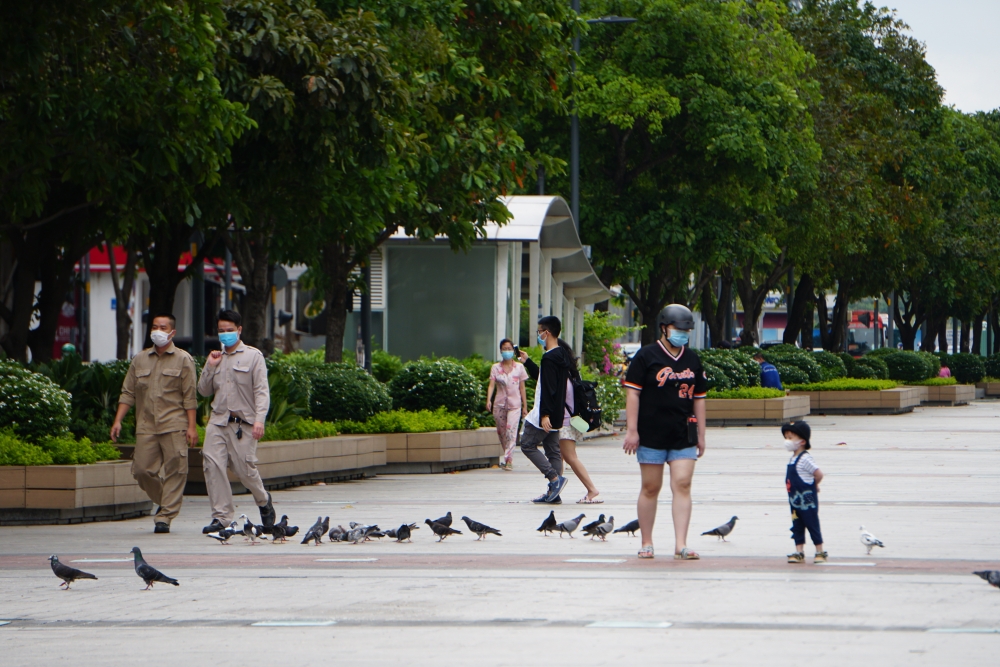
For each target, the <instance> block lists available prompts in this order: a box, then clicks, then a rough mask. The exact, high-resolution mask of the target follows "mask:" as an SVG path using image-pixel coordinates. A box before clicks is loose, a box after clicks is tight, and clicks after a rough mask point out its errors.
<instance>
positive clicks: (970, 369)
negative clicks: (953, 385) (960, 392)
mask: <svg viewBox="0 0 1000 667" xmlns="http://www.w3.org/2000/svg"><path fill="white" fill-rule="evenodd" d="M948 368H950V369H951V376H952V377H953V378H955V379H956V380H958V381H959V382H960V383H962V384H975V383H977V382H979V381H980V380H982V379H983V378H984V377H986V364H985V363H983V358H982V357H980V356H977V355H975V354H969V353H968V352H960V353H958V354H953V355H951V364H949V365H948Z"/></svg>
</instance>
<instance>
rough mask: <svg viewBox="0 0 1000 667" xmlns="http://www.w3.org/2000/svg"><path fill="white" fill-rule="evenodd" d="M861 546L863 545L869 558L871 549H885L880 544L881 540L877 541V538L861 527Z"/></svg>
mask: <svg viewBox="0 0 1000 667" xmlns="http://www.w3.org/2000/svg"><path fill="white" fill-rule="evenodd" d="M861 544H863V545H865V548H866V549H868V555H869V556H871V554H872V548H873V547H882V548H883V549H884V548H885V545H884V544H882V540H880V539H878V538H877V537H875V536H874V535H872V534H871V533H869V532H868V531H867V530H865V527H864V526H861Z"/></svg>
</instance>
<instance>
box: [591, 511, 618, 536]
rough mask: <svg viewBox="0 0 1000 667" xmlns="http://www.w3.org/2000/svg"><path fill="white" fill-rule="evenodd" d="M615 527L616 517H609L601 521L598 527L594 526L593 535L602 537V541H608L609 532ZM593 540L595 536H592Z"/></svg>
mask: <svg viewBox="0 0 1000 667" xmlns="http://www.w3.org/2000/svg"><path fill="white" fill-rule="evenodd" d="M614 529H615V518H614V517H613V516H610V517H608V520H607V521H605V522H603V523H601V525H599V526H598V527H597V528H594V530H593V535H595V536H597V537H599V538H601V542H607V541H608V533H610V532H611V531H613V530H614ZM590 539H591V540H593V539H594V538H593V537H591V538H590Z"/></svg>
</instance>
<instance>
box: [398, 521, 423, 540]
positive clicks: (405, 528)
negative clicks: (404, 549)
mask: <svg viewBox="0 0 1000 667" xmlns="http://www.w3.org/2000/svg"><path fill="white" fill-rule="evenodd" d="M413 530H420V526H418V525H417V524H415V523H404V524H403V525H402V526H400V527H399V528H397V529H396V531H395V533H396V535H395V537H396V541H397V542H412V541H413V540H411V539H410V531H413Z"/></svg>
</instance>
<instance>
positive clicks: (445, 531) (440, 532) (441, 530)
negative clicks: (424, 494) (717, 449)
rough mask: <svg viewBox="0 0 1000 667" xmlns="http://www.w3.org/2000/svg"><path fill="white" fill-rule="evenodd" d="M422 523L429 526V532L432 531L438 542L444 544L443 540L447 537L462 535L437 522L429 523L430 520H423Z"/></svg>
mask: <svg viewBox="0 0 1000 667" xmlns="http://www.w3.org/2000/svg"><path fill="white" fill-rule="evenodd" d="M448 514H449V515H450V514H451V512H448ZM424 523H426V524H427V525H428V526H430V527H431V530H433V531H434V534H435V535H437V536H438V542H444V538H446V537H448V536H449V535H461V534H462V531H460V530H455V529H454V528H449V527H448V526H443V525H441V524H440V523H438V522H437V521H431V520H430V519H425V520H424Z"/></svg>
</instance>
